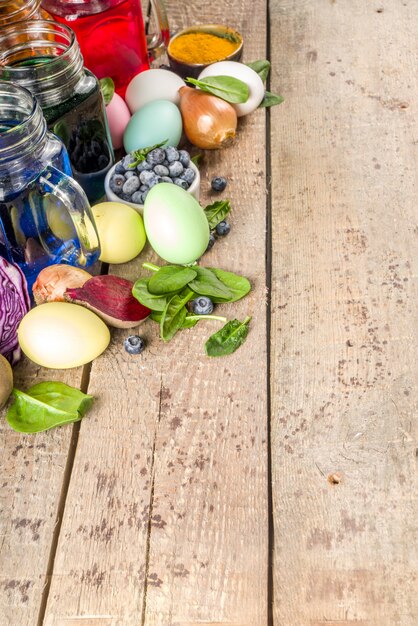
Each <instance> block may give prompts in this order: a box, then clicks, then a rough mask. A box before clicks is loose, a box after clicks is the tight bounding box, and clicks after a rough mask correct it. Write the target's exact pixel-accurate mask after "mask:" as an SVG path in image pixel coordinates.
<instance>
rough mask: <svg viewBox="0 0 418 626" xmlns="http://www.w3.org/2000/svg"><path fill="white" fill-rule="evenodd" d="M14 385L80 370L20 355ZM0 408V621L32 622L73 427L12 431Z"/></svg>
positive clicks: (73, 375)
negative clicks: (42, 364) (49, 367)
mask: <svg viewBox="0 0 418 626" xmlns="http://www.w3.org/2000/svg"><path fill="white" fill-rule="evenodd" d="M14 375H15V386H16V387H17V388H18V389H22V390H25V389H27V388H28V387H30V385H32V384H35V383H38V382H41V381H42V380H60V381H62V382H66V383H67V384H69V385H74V386H76V387H78V386H79V384H80V382H81V370H80V369H77V370H71V371H69V372H62V371H61V372H58V371H48V372H47V371H46V370H42V369H41V368H39V367H36V366H34V365H33V364H30V363H29V361H28V360H27V359H22V361H21V362H20V363H19V365H18V366H17V367H16V368H15V371H14ZM4 414H5V411H0V415H1V420H0V450H1V453H0V625H1V626H17V625H19V626H35V625H36V624H37V621H38V615H39V612H40V610H41V607H42V602H43V597H44V596H43V590H44V587H45V585H46V582H47V576H48V570H49V567H50V554H51V549H53V545H54V541H55V540H56V538H55V534H54V533H55V528H56V527H57V524H59V521H60V514H61V510H60V508H61V502H62V497H64V496H65V493H63V487H64V488H65V483H66V468H67V463H68V462H70V461H71V456H70V457H69V455H68V453H69V451H70V450H71V441H72V434H73V430H74V429H75V430H76V429H77V428H78V425H74V426H70V427H68V428H60V429H56V430H52V431H49V432H47V433H39V434H38V435H36V436H33V435H25V434H19V433H16V432H14V431H13V430H12V429H11V428H10V427H9V425H8V424H7V422H5V420H4Z"/></svg>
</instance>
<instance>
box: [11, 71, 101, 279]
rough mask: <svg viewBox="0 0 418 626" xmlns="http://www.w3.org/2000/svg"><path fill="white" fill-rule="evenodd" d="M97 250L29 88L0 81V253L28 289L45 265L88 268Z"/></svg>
mask: <svg viewBox="0 0 418 626" xmlns="http://www.w3.org/2000/svg"><path fill="white" fill-rule="evenodd" d="M99 254H100V247H99V239H98V236H97V231H96V227H95V224H94V218H93V216H92V212H91V209H90V205H89V203H88V200H87V197H86V194H85V193H84V191H83V190H82V189H81V187H80V186H79V185H78V183H76V182H75V181H74V180H73V179H72V178H71V167H70V162H69V159H68V153H67V151H66V149H65V147H64V145H63V143H62V142H61V140H60V139H58V137H56V136H54V135H53V134H52V133H50V132H48V131H47V125H46V121H45V118H44V116H43V114H42V110H41V108H40V106H39V105H38V103H37V102H36V99H35V98H33V96H32V95H31V94H30V92H29V91H27V90H26V89H23V88H22V87H19V86H17V85H13V84H12V83H8V82H5V81H1V80H0V256H3V257H5V258H6V259H7V260H8V261H10V262H12V263H16V264H17V265H19V267H20V268H21V269H22V271H23V273H24V274H25V276H26V279H27V281H28V286H29V289H30V288H31V287H32V284H33V282H34V280H35V278H36V276H37V275H38V273H39V272H40V270H41V269H43V268H44V267H46V266H47V265H52V264H54V263H68V264H71V265H77V266H79V267H87V266H89V265H91V264H92V263H94V262H95V261H96V260H97V258H98V257H99Z"/></svg>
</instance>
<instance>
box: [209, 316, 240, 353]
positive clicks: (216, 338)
mask: <svg viewBox="0 0 418 626" xmlns="http://www.w3.org/2000/svg"><path fill="white" fill-rule="evenodd" d="M250 320H251V317H246V318H245V320H244V321H243V322H240V321H239V320H231V321H229V322H227V323H226V324H225V326H224V327H223V328H221V330H218V332H217V333H215V334H214V335H212V336H211V337H209V339H208V340H207V342H206V343H205V352H206V354H207V355H208V356H227V355H228V354H232V353H233V352H235V350H237V349H238V348H239V347H240V346H241V345H242V344H243V343H244V341H245V340H246V338H247V335H248V330H249V328H248V324H249V322H250Z"/></svg>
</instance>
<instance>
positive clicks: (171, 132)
mask: <svg viewBox="0 0 418 626" xmlns="http://www.w3.org/2000/svg"><path fill="white" fill-rule="evenodd" d="M182 130H183V125H182V121H181V114H180V111H179V109H178V108H177V106H176V105H175V104H173V102H170V101H169V100H155V101H154V102H149V103H148V104H146V105H145V106H143V107H142V108H141V109H139V110H138V111H137V112H136V113H134V115H133V116H132V117H131V119H130V121H129V124H128V126H127V127H126V130H125V133H124V135H123V145H124V148H125V150H126V152H132V151H133V150H138V149H139V148H147V147H149V146H154V145H155V144H158V143H162V142H165V144H166V145H168V146H177V145H178V143H179V141H180V137H181V133H182Z"/></svg>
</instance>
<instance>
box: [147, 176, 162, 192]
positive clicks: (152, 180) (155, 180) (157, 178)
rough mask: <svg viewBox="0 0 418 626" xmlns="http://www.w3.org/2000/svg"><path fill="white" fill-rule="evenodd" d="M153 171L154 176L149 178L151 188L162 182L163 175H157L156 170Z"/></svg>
mask: <svg viewBox="0 0 418 626" xmlns="http://www.w3.org/2000/svg"><path fill="white" fill-rule="evenodd" d="M151 173H152V178H150V179H149V180H148V187H149V188H150V189H151V187H154V185H157V184H158V183H159V182H161V176H157V174H154V172H151Z"/></svg>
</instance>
